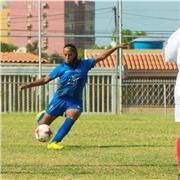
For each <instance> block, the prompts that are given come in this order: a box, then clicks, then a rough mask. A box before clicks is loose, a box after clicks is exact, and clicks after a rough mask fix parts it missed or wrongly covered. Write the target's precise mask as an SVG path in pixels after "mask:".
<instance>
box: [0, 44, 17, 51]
mask: <svg viewBox="0 0 180 180" xmlns="http://www.w3.org/2000/svg"><path fill="white" fill-rule="evenodd" d="M17 49H18V47H17V46H14V45H13V44H7V43H3V42H1V52H13V51H14V50H17Z"/></svg>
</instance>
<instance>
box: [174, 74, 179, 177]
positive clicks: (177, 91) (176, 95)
mask: <svg viewBox="0 0 180 180" xmlns="http://www.w3.org/2000/svg"><path fill="white" fill-rule="evenodd" d="M178 76H179V75H178ZM177 78H178V79H179V77H177ZM174 99H175V121H176V122H178V123H179V122H180V84H179V81H177V80H176V85H175V91H174ZM176 152H177V163H178V179H180V136H178V137H177V141H176Z"/></svg>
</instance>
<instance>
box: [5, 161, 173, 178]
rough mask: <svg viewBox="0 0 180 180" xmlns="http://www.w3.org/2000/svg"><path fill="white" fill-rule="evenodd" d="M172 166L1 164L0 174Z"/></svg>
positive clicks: (59, 172)
mask: <svg viewBox="0 0 180 180" xmlns="http://www.w3.org/2000/svg"><path fill="white" fill-rule="evenodd" d="M139 167H141V168H148V167H149V168H150V167H153V168H166V167H168V168H170V167H171V168H174V167H177V164H173V163H172V164H152V163H149V164H148V163H144V164H115V165H113V164H98V165H97V164H88V165H87V164H58V165H54V166H53V168H52V165H16V166H14V165H7V164H5V165H3V166H2V171H1V173H2V175H3V174H4V175H5V174H6V175H8V174H14V175H15V174H34V175H35V174H36V175H37V174H39V175H40V174H41V175H48V174H51V175H53V174H54V175H57V172H58V175H60V174H61V173H62V174H64V172H66V173H70V174H76V175H77V174H94V173H95V171H96V170H97V172H96V173H98V172H99V170H101V173H107V168H108V173H110V172H111V171H112V172H114V171H117V172H119V173H120V172H121V169H124V168H127V169H128V168H139Z"/></svg>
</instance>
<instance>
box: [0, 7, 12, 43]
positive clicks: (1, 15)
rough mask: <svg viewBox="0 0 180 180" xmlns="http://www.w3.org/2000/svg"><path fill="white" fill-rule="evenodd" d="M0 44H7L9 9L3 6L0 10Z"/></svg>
mask: <svg viewBox="0 0 180 180" xmlns="http://www.w3.org/2000/svg"><path fill="white" fill-rule="evenodd" d="M0 20H1V21H0V27H1V30H0V42H3V43H9V38H8V35H9V30H10V29H9V26H10V22H9V8H7V6H3V7H2V9H1V10H0Z"/></svg>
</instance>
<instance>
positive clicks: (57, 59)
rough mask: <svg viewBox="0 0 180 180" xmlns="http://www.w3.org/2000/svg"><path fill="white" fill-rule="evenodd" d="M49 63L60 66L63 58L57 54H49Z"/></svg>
mask: <svg viewBox="0 0 180 180" xmlns="http://www.w3.org/2000/svg"><path fill="white" fill-rule="evenodd" d="M49 62H50V63H53V64H61V63H63V57H62V56H60V55H59V54H58V53H54V54H51V55H50V57H49Z"/></svg>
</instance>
